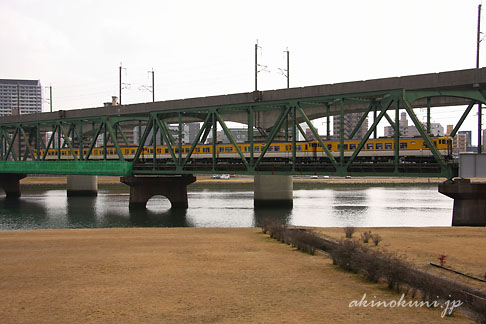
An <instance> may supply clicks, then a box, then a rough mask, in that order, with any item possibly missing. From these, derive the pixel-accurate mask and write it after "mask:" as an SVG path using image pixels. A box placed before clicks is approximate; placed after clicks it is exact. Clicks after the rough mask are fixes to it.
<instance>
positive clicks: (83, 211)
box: [66, 197, 97, 228]
mask: <svg viewBox="0 0 486 324" xmlns="http://www.w3.org/2000/svg"><path fill="white" fill-rule="evenodd" d="M66 199H67V201H66V203H67V212H66V217H67V221H68V223H69V227H74V228H82V227H97V226H96V225H97V219H96V215H97V212H96V200H97V199H96V197H67V198H66Z"/></svg>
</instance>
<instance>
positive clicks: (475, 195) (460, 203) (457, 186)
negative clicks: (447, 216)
mask: <svg viewBox="0 0 486 324" xmlns="http://www.w3.org/2000/svg"><path fill="white" fill-rule="evenodd" d="M439 192H440V193H441V194H444V195H446V196H448V197H451V198H453V199H454V209H453V212H452V226H486V184H480V183H471V180H469V179H456V180H454V183H452V184H440V185H439Z"/></svg>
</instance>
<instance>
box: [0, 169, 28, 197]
mask: <svg viewBox="0 0 486 324" xmlns="http://www.w3.org/2000/svg"><path fill="white" fill-rule="evenodd" d="M26 176H27V175H26V174H17V173H0V188H2V189H3V190H4V191H5V194H6V196H7V198H19V197H20V180H21V179H23V178H25V177H26Z"/></svg>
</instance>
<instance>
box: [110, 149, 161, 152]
mask: <svg viewBox="0 0 486 324" xmlns="http://www.w3.org/2000/svg"><path fill="white" fill-rule="evenodd" d="M110 153H111V152H110ZM149 153H154V150H153V149H149Z"/></svg>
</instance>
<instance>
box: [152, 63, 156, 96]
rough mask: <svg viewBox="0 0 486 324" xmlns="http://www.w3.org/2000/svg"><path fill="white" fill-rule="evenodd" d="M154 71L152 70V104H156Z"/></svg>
mask: <svg viewBox="0 0 486 324" xmlns="http://www.w3.org/2000/svg"><path fill="white" fill-rule="evenodd" d="M154 75H155V73H154V69H153V68H152V102H155V78H154Z"/></svg>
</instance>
